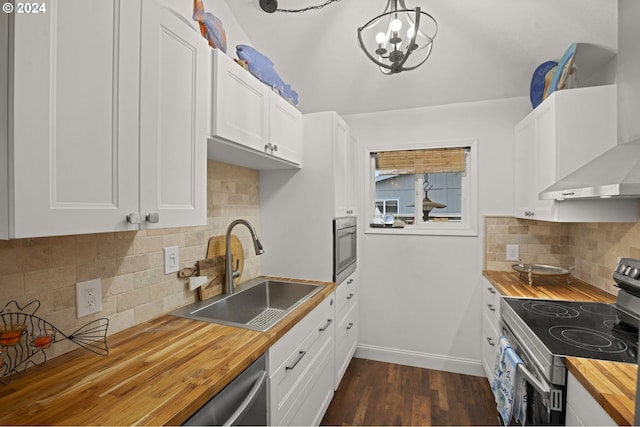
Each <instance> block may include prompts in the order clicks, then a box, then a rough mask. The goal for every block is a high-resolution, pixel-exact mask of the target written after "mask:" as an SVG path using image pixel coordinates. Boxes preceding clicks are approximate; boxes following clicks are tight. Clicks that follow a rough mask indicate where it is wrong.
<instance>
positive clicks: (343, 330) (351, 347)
mask: <svg viewBox="0 0 640 427" xmlns="http://www.w3.org/2000/svg"><path fill="white" fill-rule="evenodd" d="M358 288H359V284H358V271H357V270H356V271H355V272H354V273H353V274H351V275H350V276H349V277H347V278H346V279H345V280H344V281H343V282H342V283H340V284H339V285H338V288H337V289H336V369H335V387H336V389H337V388H338V385H339V384H340V381H341V380H342V377H343V376H344V373H345V372H346V370H347V367H348V366H349V362H351V358H352V357H353V354H354V353H355V351H356V347H357V346H358V290H359V289H358Z"/></svg>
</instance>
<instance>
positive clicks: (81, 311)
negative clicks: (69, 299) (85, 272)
mask: <svg viewBox="0 0 640 427" xmlns="http://www.w3.org/2000/svg"><path fill="white" fill-rule="evenodd" d="M76 308H77V311H78V318H80V317H84V316H87V315H89V314H93V313H98V312H100V311H102V280H101V279H100V278H98V279H93V280H87V281H86V282H78V283H76Z"/></svg>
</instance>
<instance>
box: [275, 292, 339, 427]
mask: <svg viewBox="0 0 640 427" xmlns="http://www.w3.org/2000/svg"><path fill="white" fill-rule="evenodd" d="M334 319H335V304H334V295H333V294H332V295H330V296H328V297H327V298H325V300H324V301H323V302H322V303H320V305H318V306H317V307H316V308H315V309H313V310H312V311H311V312H310V313H309V314H308V315H307V316H306V317H305V318H303V319H302V320H301V321H300V322H298V323H297V324H296V325H295V326H294V327H293V328H292V329H291V330H290V331H289V332H287V333H286V334H285V335H284V336H283V337H282V338H280V340H278V342H276V343H275V344H274V345H273V346H272V347H271V348H270V349H269V352H268V357H267V374H268V375H269V379H268V390H269V425H318V424H320V421H321V420H322V417H323V416H324V413H325V411H326V410H327V408H328V407H329V403H330V402H331V398H332V397H333V391H334V376H333V371H334V339H335V338H334V331H335V326H334V324H335V322H334Z"/></svg>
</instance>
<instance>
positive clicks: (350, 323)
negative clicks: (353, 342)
mask: <svg viewBox="0 0 640 427" xmlns="http://www.w3.org/2000/svg"><path fill="white" fill-rule="evenodd" d="M351 328H353V322H349V324H348V325H347V331H348V330H349V329H351Z"/></svg>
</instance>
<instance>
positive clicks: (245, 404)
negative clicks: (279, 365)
mask: <svg viewBox="0 0 640 427" xmlns="http://www.w3.org/2000/svg"><path fill="white" fill-rule="evenodd" d="M266 379H267V371H262V372H261V373H260V376H259V377H258V379H256V382H255V383H253V387H251V390H249V394H247V397H246V398H245V399H244V401H242V403H241V404H240V406H239V407H238V409H236V410H235V412H234V413H233V414H231V416H230V417H229V419H228V420H227V421H225V422H224V423H222V425H223V426H230V425H232V424H233V423H235V422H236V421H237V420H238V418H240V416H242V414H243V413H244V412H245V411H246V410H247V408H248V407H249V406H250V405H251V404H252V403H253V401H254V400H255V399H256V397H257V396H258V392H259V391H260V389H261V388H262V386H263V385H264V382H265V381H266Z"/></svg>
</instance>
